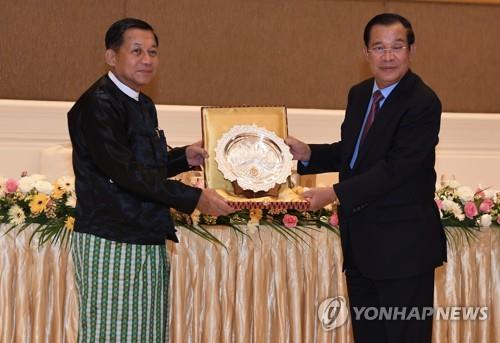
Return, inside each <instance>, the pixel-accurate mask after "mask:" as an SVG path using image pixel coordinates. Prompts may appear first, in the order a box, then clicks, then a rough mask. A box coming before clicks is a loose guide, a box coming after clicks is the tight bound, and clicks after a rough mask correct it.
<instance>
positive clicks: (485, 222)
mask: <svg viewBox="0 0 500 343" xmlns="http://www.w3.org/2000/svg"><path fill="white" fill-rule="evenodd" d="M479 220H480V221H479V224H480V225H481V227H490V226H491V221H492V217H491V215H489V214H483V215H482V216H481V218H480V219H479Z"/></svg>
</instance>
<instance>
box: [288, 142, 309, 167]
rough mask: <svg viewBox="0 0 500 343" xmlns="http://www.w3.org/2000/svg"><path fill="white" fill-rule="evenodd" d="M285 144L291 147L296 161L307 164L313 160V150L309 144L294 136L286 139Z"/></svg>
mask: <svg viewBox="0 0 500 343" xmlns="http://www.w3.org/2000/svg"><path fill="white" fill-rule="evenodd" d="M285 143H286V144H287V145H288V146H289V147H290V152H291V153H292V156H293V159H294V160H298V161H304V162H307V161H309V160H310V159H311V148H310V147H309V145H308V144H306V143H304V142H302V141H299V140H298V139H297V138H295V137H292V136H288V137H287V138H285Z"/></svg>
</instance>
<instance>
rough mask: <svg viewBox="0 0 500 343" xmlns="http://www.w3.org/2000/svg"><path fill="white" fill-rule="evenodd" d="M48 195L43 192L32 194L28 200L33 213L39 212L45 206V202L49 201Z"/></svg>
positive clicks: (43, 209)
mask: <svg viewBox="0 0 500 343" xmlns="http://www.w3.org/2000/svg"><path fill="white" fill-rule="evenodd" d="M49 200H50V199H49V197H48V196H47V195H45V194H43V193H39V194H36V195H34V196H33V198H32V199H31V201H30V210H31V213H33V214H39V213H41V212H43V211H45V209H46V208H47V203H48V202H49Z"/></svg>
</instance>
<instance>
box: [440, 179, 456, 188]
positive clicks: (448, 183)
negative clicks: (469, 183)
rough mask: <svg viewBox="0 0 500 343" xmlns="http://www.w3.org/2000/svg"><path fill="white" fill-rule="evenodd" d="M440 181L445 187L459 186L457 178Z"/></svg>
mask: <svg viewBox="0 0 500 343" xmlns="http://www.w3.org/2000/svg"><path fill="white" fill-rule="evenodd" d="M441 183H442V184H443V186H445V187H450V188H458V187H460V182H458V181H457V180H454V179H451V180H443V181H442V182H441Z"/></svg>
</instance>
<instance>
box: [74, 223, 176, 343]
mask: <svg viewBox="0 0 500 343" xmlns="http://www.w3.org/2000/svg"><path fill="white" fill-rule="evenodd" d="M72 257H73V262H74V266H75V273H76V283H77V288H78V298H79V305H80V311H79V315H80V319H79V325H78V342H92V343H95V342H161V343H164V342H166V341H167V339H168V303H167V302H168V280H169V273H170V266H169V263H168V261H167V253H166V247H165V245H137V244H127V243H118V242H114V241H110V240H107V239H103V238H99V237H96V236H93V235H89V234H84V233H78V232H74V233H73V242H72Z"/></svg>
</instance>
